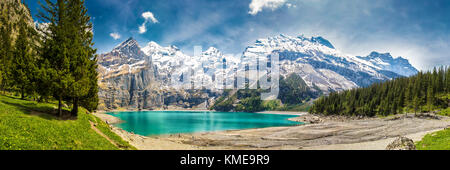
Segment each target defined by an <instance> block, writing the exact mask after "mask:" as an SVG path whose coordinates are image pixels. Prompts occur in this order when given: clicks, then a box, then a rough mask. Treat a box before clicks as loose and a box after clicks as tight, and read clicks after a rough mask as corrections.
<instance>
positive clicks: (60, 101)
mask: <svg viewBox="0 0 450 170" xmlns="http://www.w3.org/2000/svg"><path fill="white" fill-rule="evenodd" d="M58 115H59V117H62V116H63V115H62V96H59V98H58Z"/></svg>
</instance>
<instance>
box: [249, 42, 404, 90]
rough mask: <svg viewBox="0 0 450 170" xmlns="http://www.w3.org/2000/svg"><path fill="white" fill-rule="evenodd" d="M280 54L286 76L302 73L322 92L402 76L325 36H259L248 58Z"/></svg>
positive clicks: (311, 85) (365, 84)
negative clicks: (338, 46) (344, 48)
mask: <svg viewBox="0 0 450 170" xmlns="http://www.w3.org/2000/svg"><path fill="white" fill-rule="evenodd" d="M272 53H278V54H279V56H280V63H281V67H280V68H281V70H280V73H281V75H282V76H287V75H289V74H299V75H300V76H301V77H302V78H303V79H304V80H305V82H306V83H307V84H308V85H309V86H310V87H313V86H317V87H319V88H320V89H321V90H322V91H325V92H328V91H339V90H346V89H351V88H354V87H358V86H368V85H370V84H372V83H374V82H378V81H384V80H389V79H391V78H394V77H398V76H400V75H399V74H396V73H394V72H392V71H390V70H384V69H383V68H382V67H380V66H378V65H377V63H372V62H370V61H367V60H364V59H361V58H359V57H356V56H352V55H348V54H345V53H343V52H341V51H339V50H337V49H335V48H334V46H333V45H332V44H331V43H330V42H329V41H328V40H326V39H324V38H322V37H312V38H306V37H304V36H298V37H291V36H286V35H279V36H276V37H270V38H267V39H259V40H257V41H256V43H255V44H254V45H253V46H249V47H247V49H246V50H245V52H244V58H254V57H261V56H263V57H264V56H268V55H270V54H272Z"/></svg>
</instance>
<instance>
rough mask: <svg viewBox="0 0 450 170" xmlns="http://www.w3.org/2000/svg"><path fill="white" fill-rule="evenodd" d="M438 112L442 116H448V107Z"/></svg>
mask: <svg viewBox="0 0 450 170" xmlns="http://www.w3.org/2000/svg"><path fill="white" fill-rule="evenodd" d="M438 114H440V115H442V116H450V107H447V109H444V110H441V111H440V112H439V113H438Z"/></svg>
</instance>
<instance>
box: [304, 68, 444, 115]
mask: <svg viewBox="0 0 450 170" xmlns="http://www.w3.org/2000/svg"><path fill="white" fill-rule="evenodd" d="M449 76H450V67H441V68H439V69H434V70H433V71H432V72H426V73H423V72H419V73H418V74H417V75H416V76H412V77H407V78H406V77H402V78H397V79H395V80H392V81H387V82H383V83H376V84H373V85H372V86H369V87H366V88H359V89H352V90H347V91H343V92H338V93H331V94H330V95H329V96H327V97H322V98H320V99H318V100H316V101H315V102H314V105H313V107H312V108H311V110H310V112H311V113H316V114H326V115H338V114H339V115H348V116H351V115H364V116H375V115H384V116H386V115H389V114H399V113H405V112H406V113H408V112H414V113H418V112H429V111H434V110H439V109H445V108H447V107H448V106H449V102H448V101H446V100H447V99H446V98H445V97H442V96H448V95H449V94H450V93H449V90H448V89H449V88H450V86H449V85H450V84H449V80H450V78H449Z"/></svg>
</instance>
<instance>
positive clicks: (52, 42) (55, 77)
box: [39, 0, 98, 117]
mask: <svg viewBox="0 0 450 170" xmlns="http://www.w3.org/2000/svg"><path fill="white" fill-rule="evenodd" d="M45 2H46V4H45V5H43V4H41V6H42V7H43V9H44V11H45V13H44V12H41V13H40V14H39V16H40V17H41V18H42V19H44V20H45V21H47V22H48V23H49V25H48V27H47V28H46V30H45V31H42V32H43V33H44V39H43V46H42V50H41V55H42V56H43V57H42V60H41V61H40V66H41V71H40V75H42V77H43V79H44V80H42V81H41V83H43V84H46V85H47V86H50V87H52V89H53V90H51V91H45V90H44V91H43V92H42V93H45V94H42V95H48V94H52V95H53V96H55V97H56V98H57V99H58V101H59V107H58V110H59V111H58V112H59V114H60V115H61V114H62V110H61V108H62V101H63V100H65V101H68V102H70V103H72V104H73V106H72V111H71V115H72V116H74V117H76V116H77V114H78V107H79V105H80V103H81V105H82V106H85V107H88V109H89V110H95V109H96V108H97V104H94V102H98V96H97V92H98V89H97V88H98V87H97V72H96V68H97V61H96V56H95V53H96V50H95V49H94V48H93V42H92V41H93V34H92V23H91V22H90V17H89V16H88V14H87V9H86V8H85V6H84V0H70V1H69V0H58V1H57V2H56V3H52V2H51V1H50V0H45ZM49 82H52V83H49Z"/></svg>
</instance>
